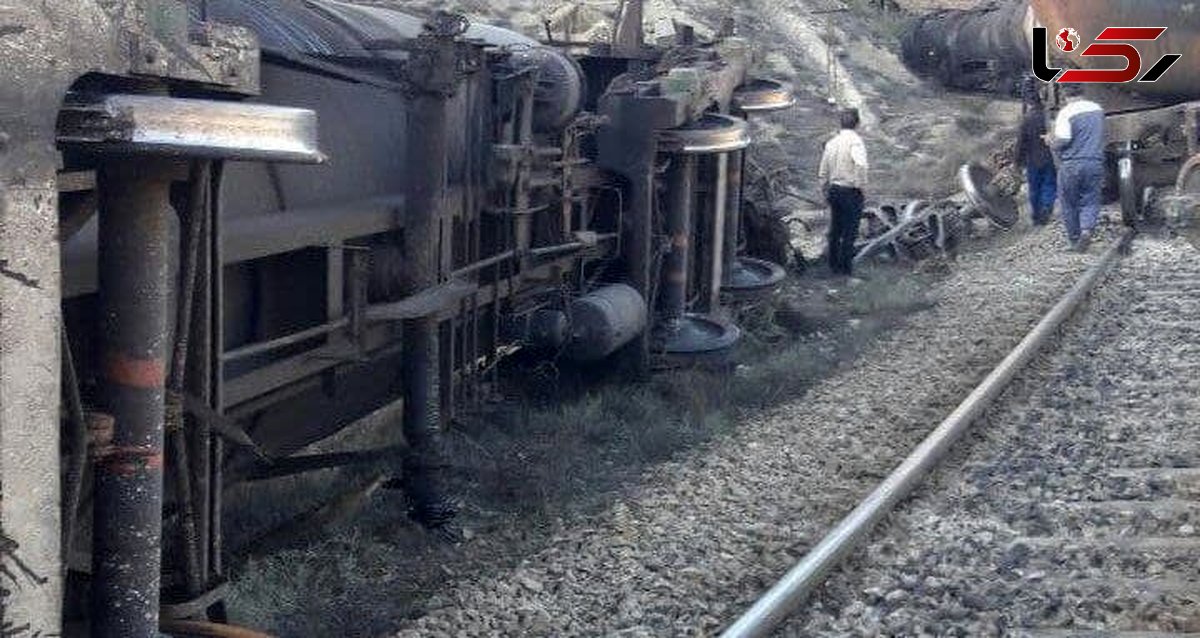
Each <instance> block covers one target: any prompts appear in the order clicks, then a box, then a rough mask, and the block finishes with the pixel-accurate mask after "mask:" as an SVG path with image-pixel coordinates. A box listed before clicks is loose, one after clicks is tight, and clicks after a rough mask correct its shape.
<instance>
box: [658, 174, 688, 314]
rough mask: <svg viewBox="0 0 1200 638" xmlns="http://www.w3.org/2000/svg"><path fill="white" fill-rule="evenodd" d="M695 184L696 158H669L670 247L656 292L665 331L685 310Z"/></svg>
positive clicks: (668, 206)
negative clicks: (659, 289) (659, 287)
mask: <svg viewBox="0 0 1200 638" xmlns="http://www.w3.org/2000/svg"><path fill="white" fill-rule="evenodd" d="M695 185H696V156H694V155H688V154H679V155H676V156H674V157H672V158H671V167H670V169H668V174H667V237H668V239H669V240H670V242H671V244H670V248H669V251H668V252H667V256H666V258H665V259H664V260H663V273H662V284H661V286H662V292H661V293H659V301H660V305H659V309H660V312H661V316H662V321H663V327H664V328H666V329H668V330H670V329H672V328H673V327H674V326H675V325H676V324H678V323H679V321H680V320H682V319H683V315H684V313H685V312H686V310H687V294H688V267H689V266H688V253H689V245H690V243H691V236H692V212H693V211H692V208H693V206H694V202H695V192H694V190H695Z"/></svg>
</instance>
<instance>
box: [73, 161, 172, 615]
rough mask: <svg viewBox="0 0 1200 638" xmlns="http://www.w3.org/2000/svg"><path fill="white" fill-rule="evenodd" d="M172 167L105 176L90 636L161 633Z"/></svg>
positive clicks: (107, 170)
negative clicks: (101, 433) (101, 448)
mask: <svg viewBox="0 0 1200 638" xmlns="http://www.w3.org/2000/svg"><path fill="white" fill-rule="evenodd" d="M170 169H171V167H169V166H164V165H162V164H155V163H152V162H150V161H137V160H125V161H113V162H110V163H108V164H106V165H105V166H104V168H103V169H102V172H101V175H100V183H101V185H102V190H101V192H102V200H101V206H100V291H101V293H100V294H101V307H102V311H101V324H102V330H101V334H102V335H104V343H103V346H102V347H103V352H104V358H105V360H106V361H107V364H106V366H105V370H104V373H103V380H104V407H105V409H106V411H107V412H108V413H109V414H111V415H112V417H113V420H114V424H115V427H114V434H113V442H112V445H111V447H110V448H109V449H108V450H107V452H106V453H105V454H104V455H103V456H101V457H100V458H97V460H96V474H95V490H96V499H95V523H94V529H93V535H92V544H93V550H92V574H93V578H94V587H93V591H92V621H91V623H92V624H91V627H92V632H93V634H94V635H96V636H114V637H115V636H153V635H155V632H156V631H157V629H158V595H159V593H158V592H159V580H160V568H159V566H160V563H161V560H160V559H161V547H160V539H161V533H162V522H161V517H162V498H163V419H164V399H165V397H166V392H165V390H166V386H165V384H166V363H167V362H166V357H167V351H168V343H167V322H168V319H167V315H168V310H167V300H168V296H169V287H170V282H169V263H168V253H167V229H168V225H167V211H168V208H169V206H170V198H169V189H170V182H171V174H172V171H171V170H170Z"/></svg>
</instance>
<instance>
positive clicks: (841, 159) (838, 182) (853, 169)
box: [817, 109, 869, 277]
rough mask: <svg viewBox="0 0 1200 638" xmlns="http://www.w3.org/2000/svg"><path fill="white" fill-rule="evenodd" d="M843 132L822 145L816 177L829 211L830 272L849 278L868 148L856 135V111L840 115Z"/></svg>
mask: <svg viewBox="0 0 1200 638" xmlns="http://www.w3.org/2000/svg"><path fill="white" fill-rule="evenodd" d="M841 121H842V130H841V131H840V132H839V133H838V134H837V135H835V136H833V139H831V140H829V141H828V142H826V144H825V152H824V153H823V154H822V155H821V168H820V169H819V170H818V172H817V175H818V177H819V178H820V180H821V188H822V190H823V191H824V193H825V199H826V200H828V202H829V208H830V210H831V214H830V220H829V269H830V270H831V271H833V273H834V274H839V275H846V276H847V277H849V276H850V275H851V274H852V271H853V268H854V254H855V253H854V249H855V243H856V242H857V241H858V226H859V222H860V221H861V220H862V212H863V189H864V188H866V186H867V171H868V169H869V165H868V164H867V146H866V144H864V143H863V140H862V138H861V137H859V135H858V133H856V132H855V129H857V128H858V124H859V116H858V109H845V110H843V111H842V113H841Z"/></svg>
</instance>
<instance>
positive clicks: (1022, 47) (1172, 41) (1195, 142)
mask: <svg viewBox="0 0 1200 638" xmlns="http://www.w3.org/2000/svg"><path fill="white" fill-rule="evenodd" d="M1034 27H1045V28H1046V29H1047V32H1048V37H1047V38H1046V41H1045V42H1044V43H1041V42H1039V43H1038V45H1037V46H1045V47H1046V56H1045V59H1046V60H1048V61H1049V64H1050V66H1051V67H1053V68H1058V69H1068V68H1086V69H1121V68H1124V67H1125V66H1126V64H1127V62H1126V60H1124V59H1123V58H1121V57H1110V56H1086V57H1085V56H1082V55H1080V54H1079V53H1080V52H1081V51H1082V50H1084V49H1086V48H1087V44H1089V43H1090V41H1091V39H1094V38H1095V37H1097V36H1099V35H1100V33H1101V32H1102V31H1104V29H1106V28H1108V27H1166V31H1165V32H1164V33H1163V34H1162V35H1161V36H1160V37H1159V38H1158V39H1156V40H1146V41H1138V42H1136V43H1132V44H1135V45H1136V46H1137V49H1138V51H1139V52H1140V55H1141V64H1142V71H1143V73H1145V72H1148V71H1151V70H1153V68H1154V66H1155V65H1156V64H1157V63H1159V62H1160V61H1161V60H1162V59H1163V58H1164V56H1169V55H1179V56H1181V58H1180V59H1179V60H1178V62H1177V63H1176V64H1174V65H1173V66H1171V67H1170V68H1169V69H1168V70H1167V71H1166V72H1165V73H1164V74H1163V75H1162V76H1161V77H1158V79H1157V80H1156V81H1154V82H1142V81H1132V82H1125V83H1119V84H1092V85H1089V87H1088V90H1089V92H1091V93H1092V94H1093V97H1095V98H1096V99H1097V100H1098V101H1099V102H1100V104H1101V105H1102V106H1104V107H1105V109H1106V111H1107V112H1108V117H1107V123H1108V127H1107V131H1108V142H1109V153H1108V155H1109V162H1108V165H1109V170H1108V175H1109V177H1108V188H1107V189H1106V192H1107V193H1108V197H1109V199H1110V201H1119V202H1120V206H1121V213H1122V216H1123V218H1124V220H1125V221H1126V223H1129V224H1134V223H1136V222H1138V221H1139V220H1140V219H1142V218H1143V217H1144V216H1145V214H1146V212H1147V206H1148V205H1149V204H1151V203H1155V202H1157V203H1161V204H1163V208H1165V209H1168V210H1171V211H1175V212H1176V213H1177V215H1175V217H1176V219H1178V220H1179V221H1180V223H1182V224H1184V225H1188V226H1191V225H1193V224H1192V223H1191V222H1190V221H1189V220H1190V219H1191V218H1194V217H1195V216H1196V215H1195V213H1196V210H1197V203H1196V202H1197V197H1198V196H1200V193H1198V192H1197V185H1200V178H1197V177H1196V173H1197V170H1198V168H1200V159H1197V154H1198V153H1200V133H1198V127H1197V117H1198V115H1197V114H1198V113H1200V101H1197V100H1200V74H1198V73H1196V71H1195V69H1196V64H1197V61H1200V11H1197V10H1196V9H1195V7H1193V6H1191V5H1190V4H1189V3H1180V2H1177V1H1175V0H1152V1H1145V0H1008V1H1006V2H1000V3H995V4H991V5H988V6H985V7H983V8H980V9H974V10H947V11H939V12H935V13H931V14H928V15H924V16H920V17H918V18H916V19H914V20H913V22H912V23H911V24H910V25H909V27H908V29H907V30H906V32H905V33H904V35H903V37H902V45H903V55H904V61H905V63H906V64H907V65H908V66H909V67H910V68H912V69H913V70H914V71H915V72H917V73H918V74H921V75H923V76H925V77H928V78H930V79H932V80H934V81H937V82H940V83H941V84H944V85H946V86H949V87H953V88H956V89H962V90H970V91H986V92H993V93H1001V94H1004V93H1011V92H1013V91H1014V90H1015V88H1016V87H1017V86H1018V82H1019V80H1020V79H1021V77H1022V76H1023V75H1028V74H1031V72H1032V69H1033V59H1034V55H1033V53H1034V46H1035V38H1034ZM1067 28H1072V29H1075V31H1076V32H1077V33H1078V34H1079V35H1080V37H1081V38H1082V39H1083V42H1081V43H1080V46H1079V47H1078V48H1077V49H1076V50H1074V51H1072V52H1064V51H1061V50H1060V49H1059V47H1057V46H1055V44H1054V34H1056V33H1058V32H1060V31H1061V30H1063V29H1067ZM1039 57H1040V56H1039ZM1054 86H1055V85H1054V84H1047V85H1046V87H1045V88H1046V91H1045V93H1046V96H1047V98H1048V99H1049V100H1050V101H1051V103H1052V104H1054V102H1055V101H1056V100H1057V97H1058V96H1057V91H1056V90H1055V89H1054Z"/></svg>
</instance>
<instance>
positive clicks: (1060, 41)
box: [1054, 27, 1079, 53]
mask: <svg viewBox="0 0 1200 638" xmlns="http://www.w3.org/2000/svg"><path fill="white" fill-rule="evenodd" d="M1054 41H1055V44H1057V45H1058V48H1059V50H1060V51H1062V52H1063V53H1071V52H1073V51H1075V49H1078V48H1079V32H1078V31H1076V30H1075V29H1072V28H1070V27H1067V28H1066V29H1063V30H1061V31H1059V32H1058V37H1057V38H1055V40H1054Z"/></svg>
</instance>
